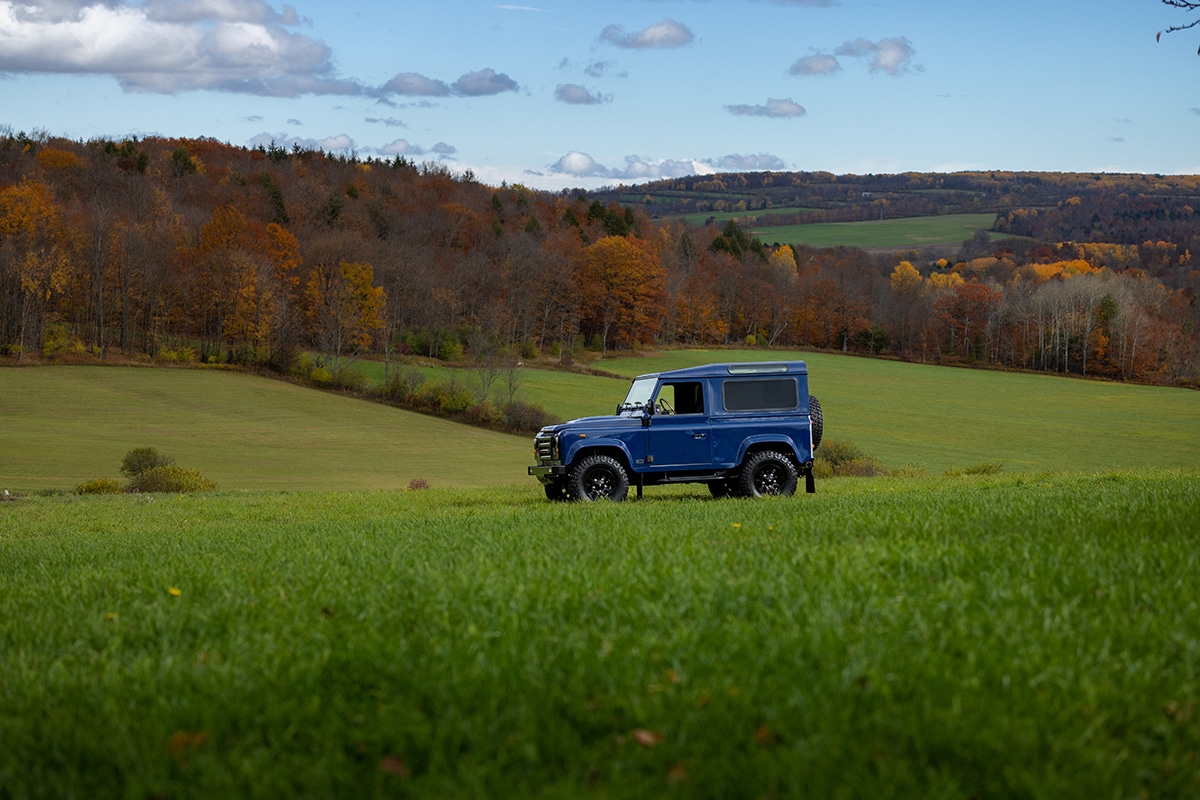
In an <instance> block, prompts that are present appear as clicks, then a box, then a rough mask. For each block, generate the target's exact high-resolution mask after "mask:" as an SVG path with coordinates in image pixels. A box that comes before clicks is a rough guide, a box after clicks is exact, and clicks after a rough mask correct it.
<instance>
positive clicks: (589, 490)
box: [567, 455, 629, 503]
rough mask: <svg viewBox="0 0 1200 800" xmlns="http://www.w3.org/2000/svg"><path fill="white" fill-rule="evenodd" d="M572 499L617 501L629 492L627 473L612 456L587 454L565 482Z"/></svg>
mask: <svg viewBox="0 0 1200 800" xmlns="http://www.w3.org/2000/svg"><path fill="white" fill-rule="evenodd" d="M567 491H568V493H569V494H570V496H571V499H572V500H589V501H590V500H612V501H613V502H614V503H619V502H621V501H622V500H624V499H625V497H626V496H627V495H628V494H629V475H628V474H627V473H626V472H625V468H624V467H623V466H621V462H620V461H617V460H616V459H615V458H613V457H612V456H605V455H595V456H587V457H586V458H584V459H583V460H582V461H580V462H579V464H577V465H576V467H575V469H573V470H571V477H570V479H569V480H568V482H567Z"/></svg>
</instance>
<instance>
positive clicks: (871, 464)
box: [833, 456, 888, 478]
mask: <svg viewBox="0 0 1200 800" xmlns="http://www.w3.org/2000/svg"><path fill="white" fill-rule="evenodd" d="M833 474H834V475H836V476H837V477H839V478H884V477H887V474H888V470H887V467H885V466H884V465H883V462H882V461H880V460H879V459H878V458H871V457H870V456H863V457H862V458H852V459H850V460H849V461H843V462H842V463H840V464H838V465H837V466H835V467H834V468H833Z"/></svg>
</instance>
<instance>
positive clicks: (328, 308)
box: [304, 261, 387, 378]
mask: <svg viewBox="0 0 1200 800" xmlns="http://www.w3.org/2000/svg"><path fill="white" fill-rule="evenodd" d="M374 281H375V268H374V267H372V266H371V265H370V264H360V263H353V262H347V261H342V262H340V263H338V264H337V265H332V264H325V265H321V266H318V267H316V268H315V269H313V271H312V274H311V275H310V276H309V279H308V284H307V285H306V286H305V290H304V299H305V306H306V308H305V315H306V316H307V318H308V324H309V332H310V333H311V334H312V336H313V339H314V340H315V341H316V343H317V346H318V347H319V348H320V349H321V350H322V351H323V352H324V353H326V354H327V355H329V357H330V372H331V373H332V374H333V377H334V378H336V377H337V376H338V373H339V372H340V371H341V369H342V368H343V367H344V366H345V365H346V364H343V358H344V357H345V356H347V355H348V354H354V353H357V352H359V351H361V350H365V349H366V348H368V347H370V346H371V342H372V335H373V334H374V333H375V332H376V331H378V330H379V329H380V328H382V327H383V309H384V305H385V303H386V302H387V295H386V293H385V292H384V290H383V287H382V286H375V285H374ZM350 360H351V361H353V358H351V359H350ZM346 363H350V362H346Z"/></svg>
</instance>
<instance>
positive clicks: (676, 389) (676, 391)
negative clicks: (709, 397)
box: [658, 381, 704, 414]
mask: <svg viewBox="0 0 1200 800" xmlns="http://www.w3.org/2000/svg"><path fill="white" fill-rule="evenodd" d="M658 398H659V399H660V400H666V401H667V403H668V404H669V405H670V406H671V408H673V409H675V413H676V414H703V413H704V384H702V383H700V382H699V381H694V382H693V381H689V382H687V383H664V384H663V386H662V389H660V390H659V392H658Z"/></svg>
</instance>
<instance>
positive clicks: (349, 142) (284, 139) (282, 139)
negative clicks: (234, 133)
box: [246, 133, 356, 153]
mask: <svg viewBox="0 0 1200 800" xmlns="http://www.w3.org/2000/svg"><path fill="white" fill-rule="evenodd" d="M271 144H274V145H275V146H276V147H282V148H284V149H285V150H290V149H292V148H293V147H296V146H299V147H300V149H301V150H320V151H323V152H326V153H339V152H349V151H351V150H354V149H356V147H355V144H354V139H352V138H351V137H350V136H348V135H346V134H344V133H339V134H337V135H336V136H326V137H324V138H322V139H313V138H305V137H301V136H288V135H287V134H286V133H260V134H258V135H257V136H254V137H252V138H251V139H250V140H249V141H248V142H246V146H247V147H258V146H260V145H261V146H263V147H267V146H269V145H271Z"/></svg>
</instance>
